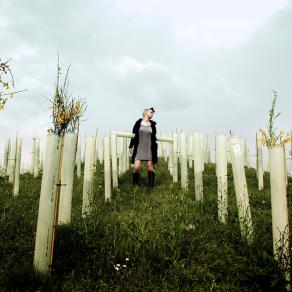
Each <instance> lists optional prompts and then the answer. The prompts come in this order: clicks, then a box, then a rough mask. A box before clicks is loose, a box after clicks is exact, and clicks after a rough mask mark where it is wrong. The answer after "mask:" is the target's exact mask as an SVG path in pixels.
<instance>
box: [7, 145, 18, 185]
mask: <svg viewBox="0 0 292 292" xmlns="http://www.w3.org/2000/svg"><path fill="white" fill-rule="evenodd" d="M15 164H16V140H12V141H11V149H10V153H9V179H8V180H9V182H10V183H11V184H14V178H15Z"/></svg>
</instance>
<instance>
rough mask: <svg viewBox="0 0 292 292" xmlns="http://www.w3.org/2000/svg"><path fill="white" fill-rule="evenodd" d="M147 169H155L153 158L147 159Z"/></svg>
mask: <svg viewBox="0 0 292 292" xmlns="http://www.w3.org/2000/svg"><path fill="white" fill-rule="evenodd" d="M147 171H154V166H153V162H152V161H151V160H148V161H147Z"/></svg>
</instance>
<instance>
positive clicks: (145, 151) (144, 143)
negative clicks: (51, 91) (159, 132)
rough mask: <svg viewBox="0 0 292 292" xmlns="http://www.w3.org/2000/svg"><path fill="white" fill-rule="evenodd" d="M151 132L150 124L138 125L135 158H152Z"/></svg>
mask: <svg viewBox="0 0 292 292" xmlns="http://www.w3.org/2000/svg"><path fill="white" fill-rule="evenodd" d="M151 134H152V128H151V125H150V126H144V125H140V129H139V144H138V149H137V154H136V157H135V160H146V161H148V160H152V151H151Z"/></svg>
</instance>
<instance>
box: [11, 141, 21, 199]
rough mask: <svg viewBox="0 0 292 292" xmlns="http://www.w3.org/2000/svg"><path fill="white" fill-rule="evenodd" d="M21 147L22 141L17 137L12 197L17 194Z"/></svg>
mask: <svg viewBox="0 0 292 292" xmlns="http://www.w3.org/2000/svg"><path fill="white" fill-rule="evenodd" d="M21 147H22V139H21V138H20V137H17V138H16V162H15V172H14V183H13V195H14V196H17V195H18V194H19V179H20V165H21Z"/></svg>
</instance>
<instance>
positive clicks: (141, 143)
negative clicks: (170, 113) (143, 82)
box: [129, 107, 157, 188]
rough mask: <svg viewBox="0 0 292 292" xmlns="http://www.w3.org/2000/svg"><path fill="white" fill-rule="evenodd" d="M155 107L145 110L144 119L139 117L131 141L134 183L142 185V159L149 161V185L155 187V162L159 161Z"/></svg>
mask: <svg viewBox="0 0 292 292" xmlns="http://www.w3.org/2000/svg"><path fill="white" fill-rule="evenodd" d="M154 112H155V111H154V108H153V107H151V108H146V109H145V110H144V111H143V119H139V120H138V121H137V122H136V123H135V125H134V128H133V133H134V134H135V137H134V138H132V139H131V142H130V146H129V148H130V153H131V154H132V164H134V170H133V185H140V183H139V180H140V170H141V164H142V161H146V162H147V172H148V187H150V188H153V187H154V182H155V172H154V167H153V166H154V164H155V163H157V143H156V122H154V121H152V118H153V114H154Z"/></svg>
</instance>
